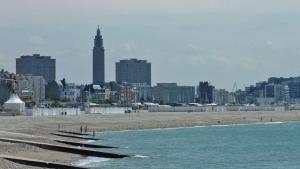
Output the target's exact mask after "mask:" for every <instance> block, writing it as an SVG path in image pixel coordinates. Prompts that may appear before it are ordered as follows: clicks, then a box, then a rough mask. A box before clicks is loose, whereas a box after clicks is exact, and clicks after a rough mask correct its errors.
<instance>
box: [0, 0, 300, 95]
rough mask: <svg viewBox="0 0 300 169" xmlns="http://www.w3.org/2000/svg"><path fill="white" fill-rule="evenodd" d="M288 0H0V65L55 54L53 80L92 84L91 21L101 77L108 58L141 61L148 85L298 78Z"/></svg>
mask: <svg viewBox="0 0 300 169" xmlns="http://www.w3.org/2000/svg"><path fill="white" fill-rule="evenodd" d="M299 8H300V1H296V0H284V1H283V0H209V1H207V0H184V1H183V0H84V1H82V0H51V1H47V0H9V1H7V0H0V69H5V70H8V71H10V72H15V58H17V57H20V56H21V55H30V54H34V53H39V54H41V55H46V56H51V57H53V58H55V59H56V72H57V79H56V80H57V81H59V80H60V79H62V78H66V80H67V82H75V83H79V84H86V83H91V82H92V48H93V39H94V36H95V33H96V29H97V26H98V25H99V26H100V29H101V34H102V36H103V39H104V48H105V59H106V61H105V64H106V69H105V70H106V74H105V75H106V81H113V80H115V62H117V61H119V60H120V59H129V58H137V59H146V60H148V61H149V62H151V63H152V84H153V85H155V84H156V83H160V82H177V83H178V84H179V85H192V86H196V85H197V84H198V83H199V81H209V82H210V83H212V84H213V85H215V86H216V87H217V88H225V89H227V90H232V88H233V86H234V83H235V82H236V84H237V86H238V88H244V87H245V86H248V85H250V84H255V83H256V82H258V81H262V80H267V78H268V77H271V76H276V77H277V76H278V77H280V76H283V77H290V76H299V75H300V66H299V65H298V63H299V62H300V34H299V33H300V11H299Z"/></svg>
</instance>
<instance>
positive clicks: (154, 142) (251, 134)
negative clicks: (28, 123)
mask: <svg viewBox="0 0 300 169" xmlns="http://www.w3.org/2000/svg"><path fill="white" fill-rule="evenodd" d="M97 137H99V138H105V139H106V140H105V141H99V142H94V143H98V144H105V145H112V146H118V147H120V148H119V149H114V150H108V149H105V151H112V152H118V153H124V154H130V155H133V157H130V158H124V159H116V160H113V159H101V158H87V159H83V160H81V161H79V162H78V164H81V165H83V166H87V167H92V168H102V169H148V168H149V169H202V168H203V169H247V168H251V169H256V168H257V169H299V168H300V123H272V124H271V123H270V124H252V125H231V126H209V127H194V128H177V129H156V130H141V131H122V132H103V133H98V134H97Z"/></svg>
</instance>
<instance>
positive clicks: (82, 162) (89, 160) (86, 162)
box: [75, 157, 110, 167]
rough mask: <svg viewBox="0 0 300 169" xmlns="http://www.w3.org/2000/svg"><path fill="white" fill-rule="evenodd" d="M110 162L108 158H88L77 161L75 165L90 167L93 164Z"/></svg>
mask: <svg viewBox="0 0 300 169" xmlns="http://www.w3.org/2000/svg"><path fill="white" fill-rule="evenodd" d="M109 160H110V159H108V158H99V157H87V158H84V159H81V160H79V161H77V162H76V163H75V165H76V166H80V167H83V166H88V165H90V164H93V163H100V162H104V161H109Z"/></svg>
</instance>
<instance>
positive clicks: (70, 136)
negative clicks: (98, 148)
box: [50, 133, 103, 140]
mask: <svg viewBox="0 0 300 169" xmlns="http://www.w3.org/2000/svg"><path fill="white" fill-rule="evenodd" d="M50 134H52V135H55V136H60V137H68V138H77V139H82V140H103V139H98V138H92V137H82V136H73V135H67V134H60V133H50Z"/></svg>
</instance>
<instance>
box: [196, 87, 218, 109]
mask: <svg viewBox="0 0 300 169" xmlns="http://www.w3.org/2000/svg"><path fill="white" fill-rule="evenodd" d="M214 88H215V87H214V86H212V85H210V84H209V83H208V82H200V83H199V86H198V89H197V94H198V102H199V103H201V104H207V103H212V102H213V89H214Z"/></svg>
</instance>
